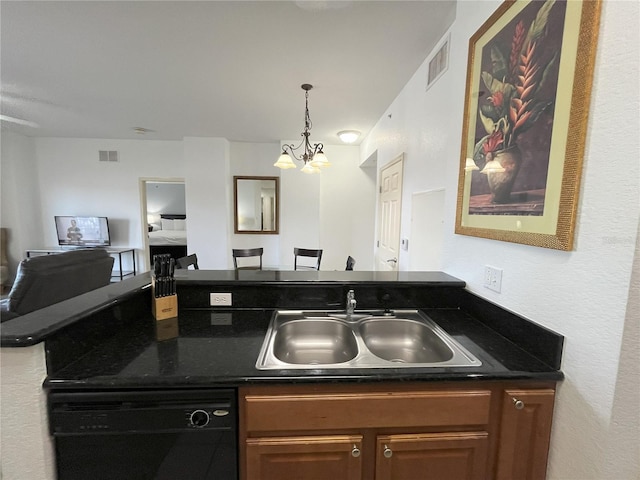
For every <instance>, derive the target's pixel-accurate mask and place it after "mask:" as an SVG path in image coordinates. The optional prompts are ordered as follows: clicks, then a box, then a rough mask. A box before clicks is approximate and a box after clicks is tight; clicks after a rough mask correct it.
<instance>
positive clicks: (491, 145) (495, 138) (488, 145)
mask: <svg viewBox="0 0 640 480" xmlns="http://www.w3.org/2000/svg"><path fill="white" fill-rule="evenodd" d="M502 142H504V137H503V136H502V132H501V131H500V130H496V131H495V132H493V133H492V134H491V135H489V138H487V141H486V142H485V143H484V144H483V145H482V151H483V152H484V154H485V155H487V153H492V152H495V151H496V150H498V147H500V145H502Z"/></svg>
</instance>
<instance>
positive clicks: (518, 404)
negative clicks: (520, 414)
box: [512, 398, 524, 410]
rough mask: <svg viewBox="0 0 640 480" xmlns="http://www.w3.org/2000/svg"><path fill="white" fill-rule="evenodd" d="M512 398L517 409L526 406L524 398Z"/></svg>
mask: <svg viewBox="0 0 640 480" xmlns="http://www.w3.org/2000/svg"><path fill="white" fill-rule="evenodd" d="M512 400H513V405H514V406H515V407H516V410H522V409H523V408H524V402H523V401H522V400H518V399H517V398H513V399H512Z"/></svg>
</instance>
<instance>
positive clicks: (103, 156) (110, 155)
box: [98, 150, 118, 162]
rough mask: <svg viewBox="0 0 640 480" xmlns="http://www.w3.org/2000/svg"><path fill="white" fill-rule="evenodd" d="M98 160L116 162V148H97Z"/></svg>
mask: <svg viewBox="0 0 640 480" xmlns="http://www.w3.org/2000/svg"><path fill="white" fill-rule="evenodd" d="M98 153H99V156H98V160H99V161H101V162H117V161H118V151H117V150H99V151H98Z"/></svg>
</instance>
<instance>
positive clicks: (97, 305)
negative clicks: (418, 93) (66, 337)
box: [0, 270, 465, 347]
mask: <svg viewBox="0 0 640 480" xmlns="http://www.w3.org/2000/svg"><path fill="white" fill-rule="evenodd" d="M175 278H176V281H177V284H178V287H179V288H180V286H188V287H189V288H191V289H197V288H202V287H205V286H216V285H234V286H239V287H241V286H274V285H286V286H287V287H292V286H298V285H299V286H308V285H313V286H320V287H322V286H327V285H334V286H335V285H341V284H348V285H351V286H356V285H369V286H371V285H390V284H395V285H405V286H407V285H422V286H424V285H425V284H428V285H430V286H433V287H444V286H446V287H464V286H465V283H464V282H463V281H462V280H460V279H457V278H455V277H452V276H450V275H447V274H446V273H443V272H364V271H362V272H360V271H348V272H347V271H335V272H334V271H315V270H313V271H306V270H305V271H284V270H282V271H279V270H238V271H236V270H176V275H175ZM150 286H151V276H150V273H149V272H145V273H142V274H140V275H136V276H135V277H132V278H129V279H125V280H124V281H122V282H116V283H112V284H111V285H108V286H106V287H103V288H99V289H96V290H93V291H91V292H88V293H85V294H83V295H79V296H77V297H74V298H71V299H69V300H65V301H64V302H60V303H57V304H55V305H51V306H50V307H46V308H43V309H40V310H36V311H34V312H31V313H29V314H27V315H22V316H20V317H17V318H15V319H13V320H9V321H7V322H3V323H2V328H1V329H0V346H2V347H26V346H30V345H35V344H37V343H40V342H42V341H44V340H46V339H47V338H48V337H49V336H51V335H53V334H55V333H56V332H58V331H60V330H62V329H63V328H65V327H67V326H69V325H72V324H73V323H75V322H76V321H78V320H79V319H82V318H84V317H87V316H88V315H91V314H92V313H95V312H98V311H100V310H103V309H106V308H109V307H112V306H114V305H116V304H117V303H118V302H121V301H123V300H126V299H127V298H128V297H129V296H131V295H135V294H137V293H138V292H140V291H141V290H145V289H149V288H150Z"/></svg>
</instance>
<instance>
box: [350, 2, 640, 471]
mask: <svg viewBox="0 0 640 480" xmlns="http://www.w3.org/2000/svg"><path fill="white" fill-rule="evenodd" d="M501 3H502V2H500V1H497V0H496V1H484V2H458V5H457V14H456V15H457V16H456V20H455V22H454V24H453V25H452V26H451V29H450V31H451V55H450V64H449V68H448V69H447V71H446V72H445V73H444V74H443V76H442V77H441V78H440V79H439V80H438V81H437V82H436V83H435V84H434V85H433V86H431V87H430V88H429V89H428V90H426V91H425V83H426V80H425V79H426V71H427V70H426V62H425V64H423V65H422V66H421V67H420V69H419V70H418V71H417V72H416V74H415V75H414V77H413V78H412V79H411V80H410V81H409V82H408V83H407V85H406V86H405V88H404V89H403V91H402V92H401V93H400V95H399V96H398V97H397V98H396V99H395V101H394V102H393V103H392V105H391V106H390V107H389V108H388V110H387V112H385V114H384V115H383V117H382V118H381V119H380V120H379V121H378V123H377V125H376V126H375V128H374V129H373V130H372V131H371V133H370V134H369V135H368V137H367V138H366V139H365V142H363V145H362V152H361V159H363V158H367V157H368V156H369V155H371V154H372V153H373V152H375V151H376V150H377V152H378V153H377V155H378V168H381V167H382V166H384V164H385V163H388V161H390V160H391V159H392V158H394V157H395V156H396V155H398V154H399V153H402V152H404V153H405V175H404V178H405V183H404V195H403V214H402V236H403V237H404V236H409V235H408V230H407V229H409V228H410V208H409V207H410V203H409V202H410V196H411V195H412V194H413V193H414V192H417V191H425V190H430V189H434V188H445V189H446V197H445V225H444V229H445V230H444V239H445V241H444V249H443V252H442V257H443V266H444V267H443V268H444V270H445V271H446V272H447V273H449V274H452V275H454V276H456V277H458V278H461V279H463V280H465V281H466V282H467V289H469V290H470V291H472V292H474V293H476V294H478V295H479V296H481V297H484V298H487V299H488V300H490V301H492V302H494V303H497V304H499V305H501V306H502V307H504V308H507V309H509V310H511V311H514V312H516V313H518V314H521V315H523V316H525V317H527V318H529V319H531V320H532V321H534V322H536V323H539V324H541V325H543V326H545V327H548V328H551V329H553V330H555V331H557V332H559V333H561V334H563V335H564V336H565V346H564V352H563V363H562V370H563V372H564V374H565V380H564V381H563V382H561V383H560V384H559V386H558V396H557V399H556V410H555V416H554V425H553V432H552V441H551V451H550V457H549V467H548V478H549V479H550V480H553V479H562V480H568V479H576V480H577V479H580V480H586V479H602V478H607V476H606V475H607V472H608V470H607V468H608V467H607V461H606V460H605V457H606V455H607V452H611V451H614V450H615V448H616V445H615V443H612V442H615V438H621V437H622V435H623V432H621V431H620V430H623V431H624V430H626V432H627V433H630V434H631V435H629V436H630V437H631V438H634V439H635V445H634V446H633V447H632V448H631V450H634V451H635V454H636V455H637V452H638V436H637V431H636V432H632V431H630V429H632V428H633V426H634V425H637V421H636V419H637V415H638V412H637V410H636V409H635V408H634V405H636V403H635V400H634V399H633V398H624V397H619V398H617V399H616V396H615V391H616V384H620V382H621V379H620V378H618V374H619V373H620V374H621V375H624V371H623V370H622V369H620V368H619V367H620V363H619V362H620V354H621V351H623V350H624V349H623V346H625V345H626V344H627V342H628V341H629V340H627V338H626V337H625V336H624V335H623V328H624V325H625V318H626V312H625V309H626V305H627V303H628V302H627V299H628V295H629V287H630V278H631V265H632V262H633V258H634V248H635V244H636V238H637V236H638V231H637V229H638V221H639V217H640V205H639V198H640V185H639V182H640V171H639V170H640V164H639V162H638V158H639V153H640V148H639V138H640V137H639V136H638V132H639V131H640V125H639V120H640V118H639V117H638V111H639V110H640V100H639V98H638V94H639V92H638V84H639V83H640V78H639V72H638V67H639V63H638V58H639V57H640V52H639V42H638V36H637V32H638V28H639V20H638V19H639V14H638V10H639V4H638V2H614V1H611V2H606V1H605V2H602V7H603V8H602V17H601V28H600V38H599V41H598V52H597V56H596V66H595V75H594V79H593V92H592V100H591V107H590V113H589V120H588V133H587V138H586V149H585V155H584V165H583V173H582V186H581V193H580V202H579V206H578V211H577V224H576V225H577V227H576V233H575V247H574V250H573V251H570V252H563V251H556V250H551V249H545V248H540V247H532V246H527V245H519V244H513V243H508V242H499V241H495V240H489V239H482V238H477V237H470V236H464V235H456V234H455V233H454V225H455V212H456V199H457V185H458V170H459V161H460V141H461V137H460V135H461V132H462V121H463V107H464V105H463V104H464V95H465V79H466V69H467V54H468V45H469V38H470V37H471V36H472V35H473V34H474V33H475V32H476V30H477V29H478V28H479V27H480V26H481V25H482V23H484V21H485V20H486V19H487V18H489V16H490V15H491V14H492V13H493V12H494V11H495V9H496V8H498V6H500V4H501ZM389 115H391V117H389ZM611 165H615V167H613V168H612V167H611ZM416 247H417V246H416V245H410V248H409V252H403V255H401V257H400V260H401V262H400V268H401V269H407V265H408V262H407V257H406V255H411V249H412V248H416ZM485 265H492V266H494V267H497V268H500V269H502V270H503V277H502V291H501V293H496V292H492V291H490V290H488V289H486V288H484V287H483V271H484V266H485ZM631 381H635V382H636V384H637V378H636V379H635V380H634V379H632V380H631ZM636 393H637V389H636ZM614 399H616V400H617V401H616V409H615V421H616V425H617V426H616V428H618V431H617V432H616V435H615V436H612V435H610V430H611V429H612V428H613V427H612V422H613V413H612V411H613V405H614ZM616 460H617V461H620V462H623V464H622V465H618V466H617V468H618V471H624V472H632V476H629V477H625V480H627V479H629V480H630V479H631V478H637V474H638V471H637V462H636V460H635V459H634V458H617V459H616ZM625 462H626V464H624V463H625ZM617 480H622V478H620V479H617Z"/></svg>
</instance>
